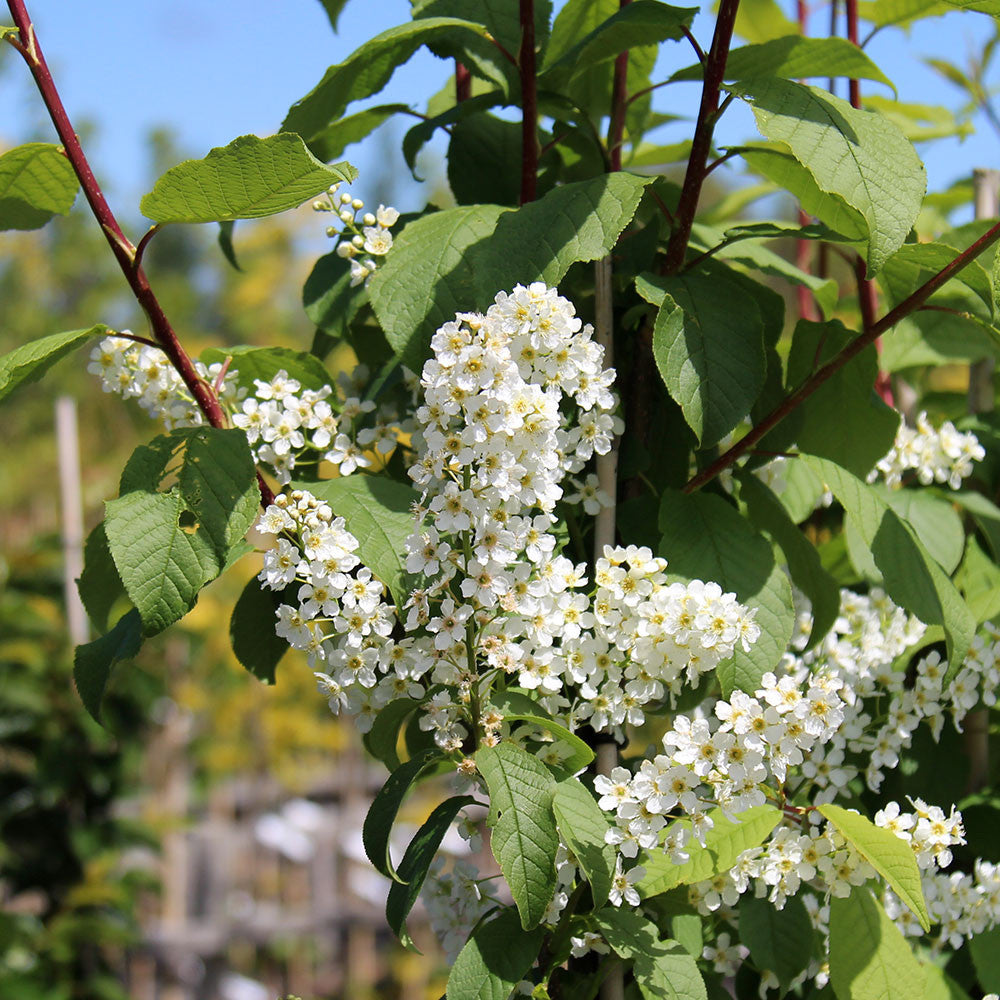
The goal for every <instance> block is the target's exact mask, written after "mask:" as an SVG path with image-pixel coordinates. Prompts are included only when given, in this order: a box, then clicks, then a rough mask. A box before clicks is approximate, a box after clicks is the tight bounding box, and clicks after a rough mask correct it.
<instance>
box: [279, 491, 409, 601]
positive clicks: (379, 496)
mask: <svg viewBox="0 0 1000 1000" xmlns="http://www.w3.org/2000/svg"><path fill="white" fill-rule="evenodd" d="M289 488H290V489H299V490H308V491H309V492H310V493H312V494H313V495H314V496H316V497H319V498H320V499H321V500H325V501H326V502H327V503H328V504H329V505H330V507H331V509H332V510H333V513H334V514H335V515H336V516H338V517H342V518H343V519H344V521H345V523H346V524H347V530H348V531H350V533H351V534H352V535H354V537H355V538H356V539H357V540H358V558H359V559H360V560H361V561H362V562H363V563H364V564H365V565H366V566H367V567H368V568H369V569H370V570H371V571H372V573H374V574H375V576H377V577H378V578H379V579H380V580H381V581H382V582H383V583H384V584H385V585H386V587H388V588H389V591H390V593H391V594H392V596H393V598H394V599H395V601H396V603H397V604H400V605H402V603H403V600H404V598H405V597H406V596H407V589H406V586H405V583H404V577H405V576H406V547H405V546H406V539H407V538H409V536H410V535H412V534H413V532H414V531H415V530H417V523H416V521H415V519H414V516H413V510H412V508H413V504H414V502H415V501H416V500H417V499H418V496H417V493H416V491H415V490H413V489H411V488H410V487H409V486H404V485H403V484H402V483H397V482H396V481H395V480H393V479H389V478H388V477H387V476H345V477H341V478H340V479H328V480H326V481H325V482H322V483H292V484H291V486H290V487H289Z"/></svg>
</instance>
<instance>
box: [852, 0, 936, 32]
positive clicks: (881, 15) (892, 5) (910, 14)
mask: <svg viewBox="0 0 1000 1000" xmlns="http://www.w3.org/2000/svg"><path fill="white" fill-rule="evenodd" d="M947 9H948V7H947V5H946V4H945V3H944V2H943V0H858V13H859V14H860V15H861V17H863V18H864V19H865V20H866V21H871V23H872V24H874V25H875V26H876V27H879V28H885V27H888V26H889V25H893V24H899V25H902V24H905V23H907V22H908V21H912V20H914V19H916V18H918V17H929V16H934V15H938V14H943V13H945V11H947Z"/></svg>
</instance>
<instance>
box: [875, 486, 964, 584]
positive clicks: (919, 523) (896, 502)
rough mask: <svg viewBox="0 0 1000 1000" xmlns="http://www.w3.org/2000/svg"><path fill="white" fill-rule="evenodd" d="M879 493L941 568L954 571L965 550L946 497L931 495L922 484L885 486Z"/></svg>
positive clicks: (959, 523)
mask: <svg viewBox="0 0 1000 1000" xmlns="http://www.w3.org/2000/svg"><path fill="white" fill-rule="evenodd" d="M883 495H884V497H885V499H886V500H887V501H888V503H889V506H890V507H892V509H893V510H894V511H895V512H896V513H897V514H898V515H899V516H900V517H901V518H902V519H903V520H904V521H905V522H906V523H907V524H908V525H909V526H910V527H911V528H912V529H913V531H914V533H915V534H916V536H917V538H919V539H920V541H921V542H922V543H923V546H924V548H925V549H927V551H928V553H930V555H932V556H933V557H934V559H936V560H937V562H939V563H940V564H941V568H942V569H943V570H944V571H945V572H946V573H948V574H951V573H954V572H955V570H956V569H957V568H958V564H959V563H960V562H961V561H962V553H963V552H964V550H965V529H964V528H963V527H962V519H961V517H959V515H958V513H957V512H956V510H955V508H954V507H953V506H952V504H951V503H950V499H947V498H945V497H941V496H935V495H934V494H933V492H931V491H929V490H927V489H926V488H921V489H901V490H888V489H887V490H885V491H884V493H883Z"/></svg>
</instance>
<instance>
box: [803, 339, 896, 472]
mask: <svg viewBox="0 0 1000 1000" xmlns="http://www.w3.org/2000/svg"><path fill="white" fill-rule="evenodd" d="M856 337H857V334H856V333H854V332H853V331H851V330H847V329H845V328H844V326H843V324H842V323H840V321H839V320H832V321H831V322H829V323H810V322H808V321H807V320H800V321H799V323H798V324H797V325H796V327H795V333H794V334H793V336H792V347H791V351H790V352H789V356H788V373H787V377H786V384H787V389H788V390H789V392H791V391H792V390H794V389H797V388H798V387H799V386H800V385H801V384H802V383H803V382H804V381H805V380H806V379H807V378H808V377H809V375H811V374H812V372H813V371H815V369H816V368H817V367H819V366H820V365H822V364H825V363H826V362H827V361H829V360H830V359H831V358H832V357H833V356H834V355H836V354H838V353H839V352H840V351H841V350H843V349H844V348H845V347H846V346H847V345H848V344H849V343H851V342H852V341H853V340H854V339H855V338H856ZM877 374H878V355H877V352H876V349H875V346H874V345H871V346H869V347H866V348H864V350H862V351H861V352H860V353H859V354H858V355H857V356H856V357H854V358H852V359H851V360H850V361H848V362H847V364H846V365H844V366H843V368H841V369H840V371H838V372H836V373H835V374H834V375H832V376H831V377H830V378H829V379H827V380H826V381H825V382H824V383H823V384H822V385H821V386H820V387H819V388H818V389H817V390H816V391H815V392H814V393H813V394H812V395H811V396H809V398H808V399H806V401H805V402H804V403H803V404H802V406H800V407H799V412H800V413H801V414H802V416H801V421H802V424H801V427H800V428H799V431H798V433H797V435H796V441H797V443H798V446H799V448H800V449H801V450H802V451H806V452H809V453H810V454H813V455H821V456H822V457H823V458H828V459H830V460H831V461H833V462H836V463H837V464H838V465H840V466H842V467H843V468H845V469H847V470H848V471H850V472H853V473H854V474H855V475H856V476H860V477H864V476H866V475H867V474H868V472H869V471H870V470H871V469H872V468H873V467H874V465H875V463H876V462H877V461H878V460H879V459H880V458H882V457H883V455H885V454H886V452H888V451H889V449H890V448H891V447H892V443H893V441H894V440H895V439H896V431H897V429H898V428H899V414H898V413H897V412H896V411H895V410H893V409H892V408H891V407H889V406H886V404H885V403H884V402H883V401H882V400H881V399H880V398H879V397H878V396H877V395H876V394H875V392H874V387H875V378H876V375H877Z"/></svg>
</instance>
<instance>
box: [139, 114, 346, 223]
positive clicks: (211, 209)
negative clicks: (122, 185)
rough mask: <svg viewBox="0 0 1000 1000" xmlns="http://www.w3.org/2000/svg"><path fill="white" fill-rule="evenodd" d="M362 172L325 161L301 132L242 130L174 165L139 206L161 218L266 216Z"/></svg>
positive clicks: (208, 219) (202, 219)
mask: <svg viewBox="0 0 1000 1000" xmlns="http://www.w3.org/2000/svg"><path fill="white" fill-rule="evenodd" d="M356 176H357V171H356V170H355V169H354V167H352V166H351V165H350V164H349V163H338V164H336V165H335V166H332V167H329V166H327V165H326V164H325V163H321V162H320V161H319V160H317V159H316V157H315V156H313V155H312V153H310V152H309V150H308V149H306V146H305V143H304V142H303V141H302V139H301V138H300V137H299V136H297V135H292V134H289V133H287V132H285V133H279V134H278V135H272V136H269V137H268V138H266V139H260V138H258V137H257V136H255V135H241V136H240V137H239V138H238V139H234V140H233V141H232V142H231V143H229V145H228V146H219V147H217V148H215V149H212V150H210V151H209V153H208V155H207V156H206V157H205V158H204V159H203V160H185V161H184V162H183V163H178V164H177V166H176V167H171V168H170V169H169V170H168V171H167V172H166V173H165V174H164V175H163V176H162V177H161V178H160V179H159V180H158V181H157V182H156V184H155V185H154V187H153V190H152V191H150V192H149V194H147V195H145V196H144V197H143V199H142V201H141V202H140V204H139V208H140V209H141V211H142V214H143V215H145V216H146V218H148V219H152V220H153V221H154V222H157V223H161V224H162V223H166V222H223V221H231V220H235V219H261V218H264V217H265V216H267V215H275V214H276V213H278V212H285V211H287V210H288V209H290V208H297V207H298V206H299V205H301V204H302V202H304V201H306V200H307V199H309V198H313V197H315V196H316V195H317V194H320V192H322V191H325V190H326V189H327V188H328V187H329V186H330V185H331V184H336V183H337V182H339V181H347V182H348V183H350V182H351V181H353V180H354V178H355V177H356Z"/></svg>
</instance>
